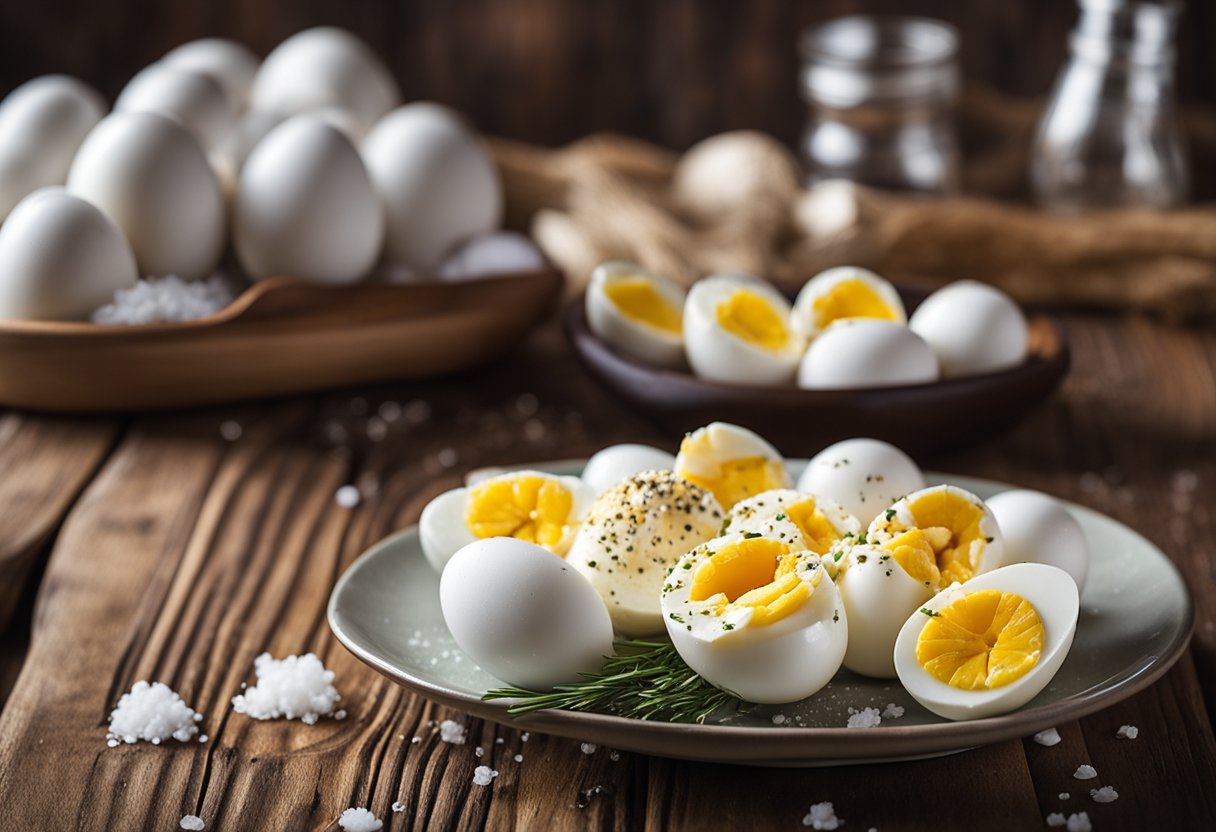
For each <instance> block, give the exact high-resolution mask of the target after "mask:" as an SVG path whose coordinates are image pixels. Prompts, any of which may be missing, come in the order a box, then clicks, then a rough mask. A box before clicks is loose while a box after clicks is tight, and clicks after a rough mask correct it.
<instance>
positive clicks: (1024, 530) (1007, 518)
mask: <svg viewBox="0 0 1216 832" xmlns="http://www.w3.org/2000/svg"><path fill="white" fill-rule="evenodd" d="M987 503H988V508H989V509H991V510H992V514H993V516H994V517H995V518H996V521H997V524H998V525H999V526H1000V528H1001V536H1002V537H1003V538H1004V541H1005V549H1006V556H1005V561H1006V562H1007V563H1046V564H1048V565H1050V566H1058V567H1060V568H1061V569H1063V570H1064V571H1065V572H1067V573H1068V574H1069V575H1072V579H1073V580H1074V581H1076V582H1077V589H1078V591H1081V592H1084V591H1085V580H1086V578H1087V577H1088V576H1089V558H1090V552H1089V544H1088V542H1087V541H1086V540H1085V532H1084V531H1082V529H1081V524H1080V523H1078V522H1077V519H1076V518H1075V517H1073V516H1072V515H1071V514H1069V512H1068V509H1066V508H1064V505H1063V504H1062V503H1061V502H1060V501H1059V500H1057V499H1056V498H1054V497H1051V496H1049V495H1047V494H1042V493H1040V492H1038V491H1027V490H1020V489H1019V490H1014V491H1005V492H1002V493H1000V494H997V495H996V496H995V497H991V498H989V499H988V500H987Z"/></svg>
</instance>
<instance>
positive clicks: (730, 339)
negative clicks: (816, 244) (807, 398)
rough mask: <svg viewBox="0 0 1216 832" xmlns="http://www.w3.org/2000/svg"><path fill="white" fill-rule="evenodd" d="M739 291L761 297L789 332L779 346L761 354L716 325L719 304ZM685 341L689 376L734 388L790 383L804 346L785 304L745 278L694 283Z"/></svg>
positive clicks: (762, 283)
mask: <svg viewBox="0 0 1216 832" xmlns="http://www.w3.org/2000/svg"><path fill="white" fill-rule="evenodd" d="M739 289H746V290H748V291H750V292H754V293H756V294H758V295H760V296H761V297H763V298H764V299H765V300H766V301H767V303H768V305H769V306H770V307H771V308H772V309H773V311H775V312H776V313H777V314H778V316H780V317H781V319H782V321H783V323H784V325H785V327H786V329H787V330H789V333H790V337H789V340H788V342H787V343H786V345H785V346H784V347H782V348H781V349H777V350H769V349H765V348H763V347H761V346H759V345H757V344H753V343H751V342H749V341H746V340H744V339H742V338H740V337H738V336H737V335H735V334H733V333H731V332H728V331H727V330H726V329H724V328H723V327H722V325H721V324H719V323H718V316H717V309H718V305H719V304H721V303H723V302H725V301H726V300H727V299H728V298H729V297H730V296H731V295H732V294H733V293H734V292H735V291H737V290H739ZM684 342H685V351H686V352H687V354H688V363H689V364H690V365H691V366H692V370H693V372H694V373H696V374H697V375H698V376H700V377H701V378H705V379H710V380H712V381H723V382H729V383H734V384H789V383H790V381H792V380H793V377H794V372H795V371H796V370H797V368H798V361H799V360H800V359H801V357H802V352H803V349H804V347H805V342H804V341H803V339H802V338H801V337H799V336H798V334H797V333H795V332H794V331H793V330H792V329H791V328H790V304H789V301H787V300H786V299H785V297H784V296H783V295H782V294H781V293H780V292H778V291H777V290H776V289H775V288H774V287H773V286H771V285H769V284H768V283H766V282H765V281H763V280H761V279H760V278H758V277H753V276H751V275H745V274H720V275H713V276H711V277H706V278H703V279H702V280H699V281H697V282H696V283H694V284H693V286H692V288H691V289H689V291H688V299H687V301H686V302H685V304H684Z"/></svg>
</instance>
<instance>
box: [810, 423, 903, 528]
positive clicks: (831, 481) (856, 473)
mask: <svg viewBox="0 0 1216 832" xmlns="http://www.w3.org/2000/svg"><path fill="white" fill-rule="evenodd" d="M924 487H925V477H924V475H923V474H922V473H921V471H920V468H919V467H917V465H916V463H915V462H913V461H912V458H911V457H909V456H908V455H907V454H905V453H904V452H903V451H901V450H900V449H899V448H897V447H895V446H894V445H891V444H889V443H887V442H882V441H880V440H878V439H866V438H858V439H845V440H844V441H843V442H837V443H836V444H834V445H829V446H828V447H826V448H824V449H823V450H822V451H820V452H819V453H817V454H815V456H814V457H812V458H811V461H810V462H809V463H807V466H806V468H805V469H804V470H803V472H802V476H800V477H799V478H798V490H799V491H806V492H808V493H810V494H816V495H818V496H820V497H829V498H831V499H832V500H835V501H836V502H837V503H839V504H840V505H841V506H843V507H844V509H845V510H846V511H847V512H849V514H851V515H853V516H854V517H856V518H857V519H858V520H859V521H861V524H862V526H869V525H870V523H871V522H872V521H873V520H874V518H875V517H877V516H878V513H879V512H881V511H883V510H884V509H887V508H890V506H891V504H892V503H893V502H895V501H896V500H898V499H899V498H900V497H903V496H904V495H906V494H911V493H912V492H913V491H919V490H921V489H922V488H924Z"/></svg>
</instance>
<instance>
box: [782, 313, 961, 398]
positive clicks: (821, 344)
mask: <svg viewBox="0 0 1216 832" xmlns="http://www.w3.org/2000/svg"><path fill="white" fill-rule="evenodd" d="M937 378H938V366H937V357H936V356H935V355H934V354H933V350H932V349H930V347H929V345H928V344H926V343H925V342H924V341H923V340H922V339H921V338H920V336H918V335H917V334H916V333H915V332H913V331H912V330H910V329H908V328H907V327H905V326H903V325H901V324H898V323H895V322H894V321H884V320H880V319H877V318H848V319H843V320H838V321H835V322H834V323H832V324H829V325H828V327H827V329H825V330H824V331H823V332H821V333H820V334H819V336H818V337H817V338H816V339H815V340H814V341H812V342H811V346H810V348H808V349H807V351H806V355H805V356H803V358H802V363H801V365H800V366H799V367H798V386H799V387H804V388H806V389H809V390H844V389H852V388H860V387H884V386H887V385H902V384H924V383H927V382H930V381H937Z"/></svg>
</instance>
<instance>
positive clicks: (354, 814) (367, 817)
mask: <svg viewBox="0 0 1216 832" xmlns="http://www.w3.org/2000/svg"><path fill="white" fill-rule="evenodd" d="M338 826H341V827H342V828H343V829H345V830H346V832H378V830H380V829H383V828H384V821H382V820H380V818H378V817H376V816H375V815H373V814H372V813H371V812H369V811H368V810H367V809H364V808H363V807H359V808H351V809H345V810H343V812H342V816H341V817H339V818H338Z"/></svg>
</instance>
